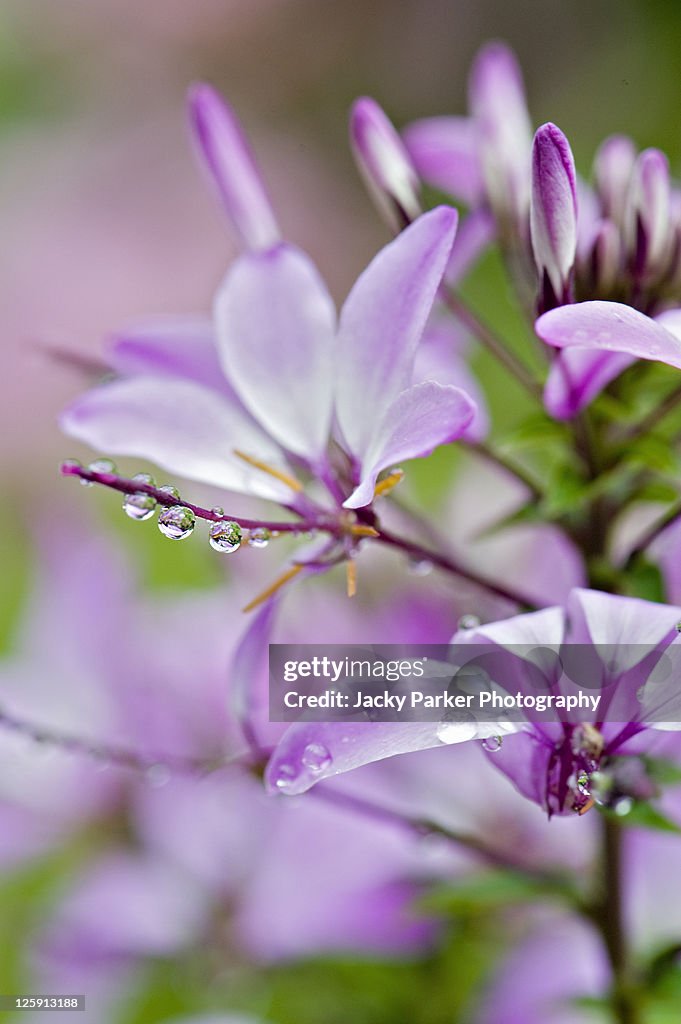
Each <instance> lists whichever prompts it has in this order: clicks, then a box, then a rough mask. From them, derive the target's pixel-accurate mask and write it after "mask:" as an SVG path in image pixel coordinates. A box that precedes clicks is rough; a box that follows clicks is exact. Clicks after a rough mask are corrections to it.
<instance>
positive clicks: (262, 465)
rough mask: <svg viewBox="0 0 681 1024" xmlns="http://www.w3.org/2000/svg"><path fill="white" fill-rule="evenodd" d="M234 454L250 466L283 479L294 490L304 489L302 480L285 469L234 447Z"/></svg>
mask: <svg viewBox="0 0 681 1024" xmlns="http://www.w3.org/2000/svg"><path fill="white" fill-rule="evenodd" d="M234 454H235V455H236V457H237V458H238V459H243V461H244V462H247V463H248V464H249V466H254V467H255V468H256V469H259V470H261V471H262V472H263V473H267V474H268V475H269V476H273V477H275V479H277V480H281V482H282V483H283V484H286V486H287V487H290V488H291V490H292V491H302V489H303V485H302V484H301V482H300V480H296V478H295V477H294V476H292V475H291V474H289V473H285V472H284V471H283V469H277V468H276V467H275V466H269V465H268V464H267V463H266V462H261V461H260V459H256V458H254V457H253V456H252V455H247V454H246V452H241V451H239V450H238V448H235V449H234Z"/></svg>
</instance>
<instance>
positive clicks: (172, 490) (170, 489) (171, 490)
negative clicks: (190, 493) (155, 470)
mask: <svg viewBox="0 0 681 1024" xmlns="http://www.w3.org/2000/svg"><path fill="white" fill-rule="evenodd" d="M159 491H163V493H164V494H169V495H170V497H171V498H179V497H180V492H179V491H178V489H177V487H175V486H174V485H173V484H163V485H162V486H161V487H159Z"/></svg>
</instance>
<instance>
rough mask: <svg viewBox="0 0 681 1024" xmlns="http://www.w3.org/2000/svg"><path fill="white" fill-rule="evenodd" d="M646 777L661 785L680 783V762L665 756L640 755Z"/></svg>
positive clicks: (676, 784)
mask: <svg viewBox="0 0 681 1024" xmlns="http://www.w3.org/2000/svg"><path fill="white" fill-rule="evenodd" d="M641 760H642V761H643V763H644V764H645V766H646V772H647V774H648V777H649V778H651V779H652V780H653V781H654V782H658V783H659V784H660V785H661V786H678V785H681V764H678V763H677V762H676V761H669V760H668V759H667V758H666V757H642V758H641Z"/></svg>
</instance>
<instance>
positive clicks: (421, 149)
mask: <svg viewBox="0 0 681 1024" xmlns="http://www.w3.org/2000/svg"><path fill="white" fill-rule="evenodd" d="M402 137H403V138H404V142H405V145H406V147H407V149H408V151H409V154H410V156H411V158H412V160H413V161H414V166H415V167H416V170H417V171H418V173H419V174H420V175H421V177H422V178H423V180H424V181H427V182H428V184H429V185H434V186H435V187H436V188H439V189H442V191H443V192H447V193H449V195H451V196H453V197H454V198H455V199H459V200H461V202H464V203H466V205H467V206H477V205H478V204H479V203H480V202H481V201H482V199H483V196H484V184H483V176H482V167H481V164H480V155H479V152H478V149H479V138H478V128H477V125H476V124H475V122H474V121H473V120H472V118H468V117H427V118H424V119H423V120H422V121H414V123H413V124H410V125H408V127H407V128H405V130H404V131H403V133H402Z"/></svg>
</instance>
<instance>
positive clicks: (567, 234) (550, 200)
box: [530, 123, 577, 303]
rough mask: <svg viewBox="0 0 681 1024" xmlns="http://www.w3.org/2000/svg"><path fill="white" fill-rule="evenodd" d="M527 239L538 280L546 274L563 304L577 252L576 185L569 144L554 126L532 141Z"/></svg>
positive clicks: (546, 128)
mask: <svg viewBox="0 0 681 1024" xmlns="http://www.w3.org/2000/svg"><path fill="white" fill-rule="evenodd" d="M530 235H531V239H532V249H533V252H534V259H535V262H536V264H537V270H538V271H539V275H540V278H543V275H544V274H546V275H547V276H548V279H549V282H550V284H551V287H552V288H553V294H554V296H555V299H556V300H557V302H559V303H560V302H563V301H565V299H566V298H567V290H568V282H569V279H570V273H571V271H572V267H573V264H574V261H575V252H576V250H577V185H576V181H575V162H574V159H573V157H572V151H571V149H570V144H569V143H568V140H567V139H566V138H565V136H564V135H563V133H562V132H561V130H560V128H557V127H556V125H555V124H550V123H549V124H545V125H542V127H541V128H539V129H538V130H537V133H536V135H535V137H534V146H533V148H532V196H531V202H530Z"/></svg>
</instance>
